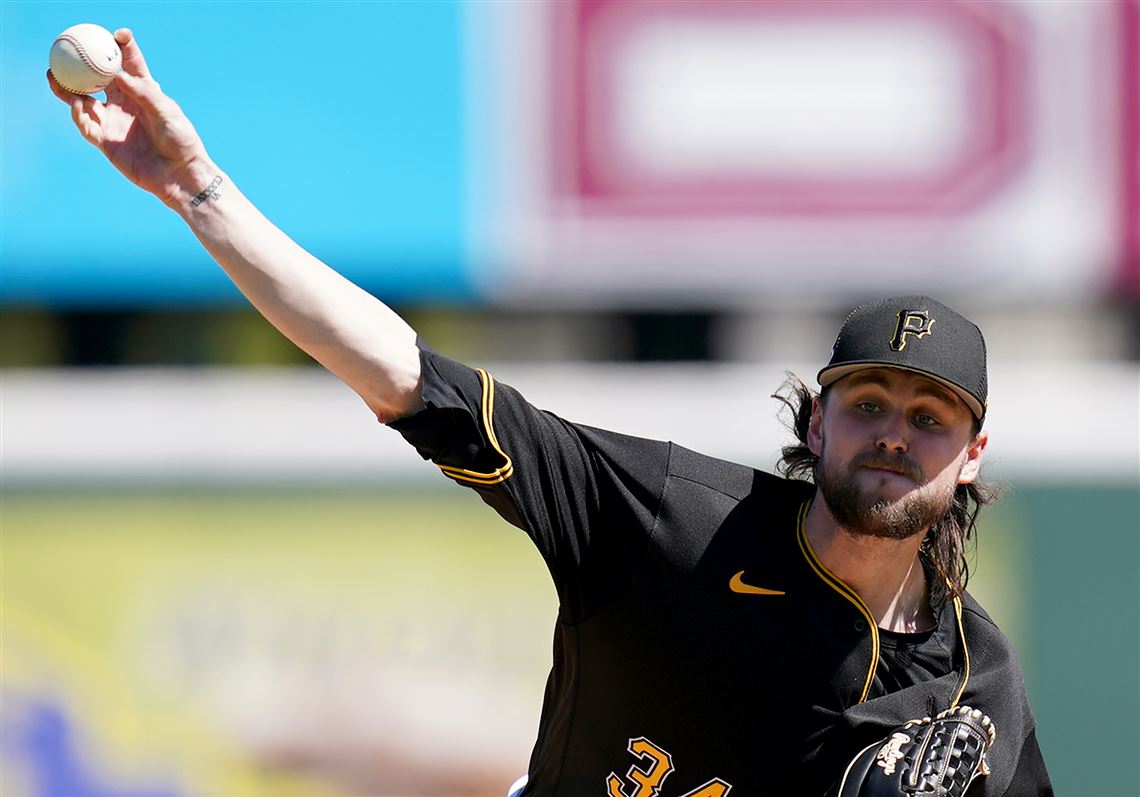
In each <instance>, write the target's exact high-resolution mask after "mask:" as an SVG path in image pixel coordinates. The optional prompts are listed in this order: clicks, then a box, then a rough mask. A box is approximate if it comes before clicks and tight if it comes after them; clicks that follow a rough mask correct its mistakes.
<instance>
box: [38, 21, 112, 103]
mask: <svg viewBox="0 0 1140 797" xmlns="http://www.w3.org/2000/svg"><path fill="white" fill-rule="evenodd" d="M48 61H49V64H50V66H51V74H52V77H54V78H55V80H56V82H57V83H59V85H61V86H63V87H64V88H65V89H67V90H68V91H70V92H71V93H72V94H94V93H95V92H97V91H102V90H103V89H105V88H107V86H109V85H111V81H113V80H114V79H115V73H117V72H118V71H119V70H120V69H122V68H123V53H122V51H121V50H119V43H118V42H116V41H115V37H114V36H113V35H112V34H111V31H109V30H107V29H106V28H101V27H99V26H98V25H92V24H91V23H90V22H84V23H83V24H81V25H72V26H71V27H70V28H68V29H67V30H65V31H64V32H63V33H61V34H59V36H57V37H56V39H55V43H54V44H52V46H51V55H50V57H49V59H48Z"/></svg>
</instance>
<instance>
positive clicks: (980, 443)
mask: <svg viewBox="0 0 1140 797" xmlns="http://www.w3.org/2000/svg"><path fill="white" fill-rule="evenodd" d="M989 441H990V434H989V432H986V431H981V432H978V436H977V437H975V438H974V439H973V440H972V441H970V444H969V445H968V446H966V461H965V462H964V463H962V470H961V471H960V472H959V473H958V484H969V483H970V482H972V481H974V479H976V478H978V472H979V471H980V470H981V469H982V452H983V451H985V450H986V443H988V442H989Z"/></svg>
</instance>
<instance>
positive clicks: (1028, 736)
mask: <svg viewBox="0 0 1140 797" xmlns="http://www.w3.org/2000/svg"><path fill="white" fill-rule="evenodd" d="M421 355H422V356H421V362H422V367H423V393H422V394H423V399H424V402H425V405H426V408H425V409H424V410H423V411H421V412H420V413H417V414H416V415H413V416H411V417H409V418H404V419H401V420H399V421H396V422H394V423H392V424H391V425H392V426H393V427H394V428H396V429H397V430H399V431H400V432H401V433H402V434H403V435H404V436H405V438H407V439H408V440H409V442H411V443H412V444H413V445H414V446H415V447H416V449H417V450H418V451H419V452H420V454H421V455H422V456H424V457H425V458H427V459H431V460H432V461H433V462H434V463H435V464H436V465H438V466H439V467H440V469H441V470H442V471H443V473H444V474H446V475H447V476H448V477H450V478H451V479H453V480H455V481H456V482H458V483H459V484H461V485H464V486H466V487H470V488H473V489H474V490H476V491H477V492H478V493H479V494H480V495H481V496H482V498H483V500H484V501H486V502H487V503H488V504H489V505H491V506H492V507H494V508H495V510H496V511H498V512H499V513H500V514H501V515H502V516H503V517H504V518H505V519H507V520H508V521H510V522H511V523H513V524H514V525H516V526H518V527H519V528H521V529H523V530H524V531H525V532H526V533H527V534H528V535H529V536H530V537H531V539H532V540H533V541H534V543H535V545H536V546H537V547H538V549H539V551H540V552H541V554H542V556H543V558H544V560H545V561H546V564H547V566H548V567H549V569H550V573H551V575H552V577H553V579H554V583H555V586H556V589H557V592H558V598H559V602H560V608H559V616H558V621H557V624H556V628H555V636H554V662H553V667H552V670H551V673H550V677H549V680H548V682H547V688H546V695H545V699H544V704H543V709H542V717H541V721H540V728H539V735H538V739H537V742H536V743H535V747H534V752H533V755H532V758H531V762H530V766H529V777H530V781H529V783H528V785H527V787H526V790H525V791H524V794H525V795H528V797H529V796H531V795H534V796H536V797H537V796H541V797H606V795H608V796H609V797H658V795H659V796H660V797H723V795H727V794H728V793H729V792H730V791H731V792H732V795H733V797H746V796H747V797H766V796H767V795H780V796H782V795H808V796H809V797H811V796H813V795H823V794H825V793H826V792H827V790H828V789H829V788H831V787H832V786H834V784H835V783H836V782H837V781H838V780H839V779H840V777H841V776H842V773H843V769H844V767H845V765H846V764H847V762H848V761H849V760H850V759H851V758H852V757H853V756H854V755H855V754H856V753H857V752H858V751H859V750H861V749H862V748H863V747H864V746H866V745H868V744H870V743H872V742H874V741H876V740H878V739H881V738H883V737H884V736H885V735H886V734H887V733H888V731H889V730H890V729H891V728H894V727H896V726H898V725H900V724H902V723H903V722H905V721H907V720H909V719H914V718H916V717H923V716H933V715H934V714H935V713H937V712H938V711H941V710H942V709H945V708H948V707H950V706H953V705H957V704H959V703H961V704H966V705H970V706H973V707H975V708H980V709H981V710H983V711H985V712H986V713H987V714H989V715H990V716H991V717H992V718H993V720H994V723H995V725H996V727H997V729H998V739H997V742H996V744H995V746H994V747H993V749H992V750H991V751H990V754H989V757H988V761H989V762H990V765H991V767H992V769H993V774H992V775H990V776H989V777H987V778H982V779H979V781H978V782H977V784H976V785H975V788H974V789H973V790H972V791H971V794H972V795H973V794H979V795H982V794H984V795H987V797H998V795H1011V796H1012V795H1038V794H1042V795H1044V794H1051V789H1050V787H1049V782H1048V777H1047V775H1046V773H1045V769H1044V764H1043V763H1042V761H1041V755H1040V751H1039V750H1038V747H1037V742H1036V738H1035V735H1034V721H1033V717H1032V715H1031V713H1030V710H1029V707H1028V704H1027V701H1026V698H1025V693H1024V688H1023V685H1022V676H1021V671H1020V669H1019V667H1018V665H1017V661H1016V659H1015V657H1014V655H1013V652H1012V649H1011V648H1010V646H1009V644H1008V642H1006V640H1005V638H1004V637H1003V636H1002V635H1001V633H1000V632H999V631H998V630H997V628H996V627H995V626H994V624H993V623H992V621H991V620H990V619H989V618H988V617H987V616H986V614H985V613H984V612H983V611H982V610H981V608H980V607H979V606H978V605H977V604H976V603H975V602H974V601H973V600H972V599H970V598H969V597H967V598H966V599H965V600H954V601H948V602H946V603H945V604H944V605H942V606H940V607H935V615H936V618H937V621H938V624H937V628H936V629H935V631H934V632H932V634H931V635H929V636H930V637H931V638H933V639H935V640H937V645H936V646H934V647H932V646H931V645H929V644H923V640H917V641H913V640H912V642H914V644H913V645H910V646H908V645H907V644H904V641H900V640H899V639H897V638H892V639H885V638H884V635H882V634H880V633H879V631H878V629H877V628H876V626H875V623H874V621H873V618H872V617H871V615H870V613H869V611H868V610H867V608H866V606H865V605H864V604H863V602H862V601H861V600H860V599H859V597H858V595H856V594H855V593H854V591H853V590H851V589H850V588H849V587H848V586H847V585H846V584H844V583H843V582H842V581H840V580H839V579H838V578H836V577H835V576H834V575H833V574H832V573H831V572H830V571H829V570H828V569H827V567H826V566H825V565H824V564H823V563H822V561H821V560H820V559H819V557H817V556H816V555H815V553H814V551H813V550H812V547H811V545H810V543H809V541H808V539H807V537H806V535H805V533H804V528H803V524H804V518H805V516H806V514H807V509H808V507H809V506H810V502H811V500H812V498H813V496H814V487H813V486H812V485H810V484H808V483H805V482H800V481H791V480H786V479H782V478H778V477H776V476H773V475H770V474H767V473H763V472H761V471H757V470H754V469H752V468H748V467H744V466H742V465H737V464H733V463H730V462H725V461H722V460H718V459H714V458H711V457H707V456H703V455H701V454H697V453H695V452H692V451H689V450H687V449H685V448H683V447H681V446H678V445H675V444H672V443H666V442H659V441H653V440H644V439H640V438H636V437H630V436H627V435H622V434H617V433H614V432H609V431H604V430H600V429H594V428H591V427H588V426H583V425H580V424H575V423H571V422H568V421H566V420H564V419H562V418H559V417H558V416H556V415H554V414H552V413H549V412H546V411H543V410H539V409H537V408H535V407H534V406H532V405H531V404H529V403H528V402H527V401H526V400H525V399H523V398H522V396H521V395H520V394H519V393H518V392H517V391H515V390H514V389H512V388H510V387H508V386H506V385H501V384H498V383H496V382H495V380H494V379H493V378H492V377H491V376H490V375H489V374H487V373H486V372H484V371H481V370H474V369H471V368H468V367H467V366H464V365H461V364H459V363H456V362H454V361H452V360H449V359H447V358H446V357H443V356H441V355H439V354H437V353H435V352H433V351H431V350H430V349H429V348H427V347H426V346H424V345H423V344H422V343H421ZM916 646H917V648H918V649H919V655H918V656H915V655H914V654H915V648H916ZM906 657H909V659H910V661H907V658H906ZM900 661H901V662H902V664H901V665H900ZM916 661H917V664H915V663H914V662H916ZM892 663H893V664H892Z"/></svg>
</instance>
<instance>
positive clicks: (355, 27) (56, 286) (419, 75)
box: [0, 0, 471, 305]
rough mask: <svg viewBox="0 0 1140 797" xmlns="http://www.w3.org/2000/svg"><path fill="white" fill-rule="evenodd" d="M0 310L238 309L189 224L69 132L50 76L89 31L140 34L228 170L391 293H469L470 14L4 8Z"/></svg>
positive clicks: (131, 6)
mask: <svg viewBox="0 0 1140 797" xmlns="http://www.w3.org/2000/svg"><path fill="white" fill-rule="evenodd" d="M0 14H2V23H3V25H2V33H0V36H2V57H3V65H2V66H3V68H2V74H0V85H2V89H3V93H2V97H0V100H2V110H3V113H2V116H3V122H2V133H3V161H2V171H0V181H2V182H0V186H2V196H3V204H2V206H0V223H2V255H3V279H2V287H0V299H2V300H3V301H5V302H9V303H12V302H19V303H27V302H30V303H57V304H73V305H89V304H94V305H98V304H119V303H132V302H159V303H175V304H177V303H185V302H194V301H218V300H223V301H234V300H237V295H236V292H235V291H234V290H233V289H232V288H231V287H230V285H229V283H228V281H227V280H226V278H225V277H224V275H222V274H221V273H220V271H219V270H218V269H217V267H216V266H214V265H213V264H212V262H211V261H210V260H209V259H208V257H207V256H206V255H205V254H204V253H203V252H202V251H201V249H200V248H199V246H198V244H197V242H196V241H195V240H194V238H193V236H192V235H191V234H190V233H189V231H188V230H186V228H185V227H184V226H183V224H182V223H181V221H180V220H179V219H178V217H177V216H176V215H175V214H173V213H172V212H170V211H169V210H167V209H166V208H164V207H163V206H162V205H161V204H160V203H159V202H158V201H157V200H155V199H154V198H152V197H150V196H149V195H146V194H144V193H143V192H141V191H139V190H138V189H136V188H134V187H133V186H131V185H129V184H128V183H127V182H126V181H125V180H123V179H122V178H121V177H119V175H118V174H117V173H115V172H114V170H113V169H112V167H111V166H110V165H109V164H107V163H106V162H105V161H104V160H103V158H102V156H101V155H99V153H97V152H96V151H95V150H94V149H93V148H91V147H90V145H88V144H87V143H86V142H84V141H83V140H82V139H81V138H80V137H79V135H78V133H77V132H76V131H75V130H74V129H73V127H72V125H71V121H70V118H69V115H68V112H67V109H66V108H65V106H64V105H63V104H62V103H60V102H59V101H58V100H57V99H56V98H55V97H54V96H52V95H51V93H50V92H49V91H48V89H47V85H46V83H45V80H44V77H43V73H44V71H45V70H46V68H47V60H48V58H47V56H48V51H49V49H50V47H51V43H52V41H53V40H54V38H55V37H56V35H58V34H59V33H60V32H61V31H63V30H64V29H65V28H67V27H69V26H71V25H73V24H76V23H78V22H94V23H97V24H100V25H102V26H104V27H106V28H109V29H112V30H113V29H114V28H117V27H121V26H127V27H131V28H133V29H134V30H135V33H136V36H137V37H138V40H139V42H140V43H141V45H142V47H143V50H144V52H145V54H146V56H147V60H148V62H149V64H150V67H151V70H152V72H153V73H154V75H155V77H156V79H158V80H159V82H160V83H161V84H162V86H163V88H164V89H165V90H166V92H167V93H168V94H170V95H171V96H172V97H174V98H175V99H176V100H177V101H178V102H179V103H180V104H181V105H182V107H183V108H184V110H185V111H186V112H187V114H188V115H189V116H190V118H191V119H192V120H193V122H194V124H195V125H196V127H197V128H198V130H199V132H200V133H201V134H202V137H203V139H204V140H205V141H206V145H207V147H208V149H209V151H210V153H211V155H212V156H213V158H214V160H216V161H217V162H218V163H219V164H220V165H221V167H222V168H223V169H225V170H226V171H227V173H228V174H229V175H230V176H231V177H232V178H233V179H234V181H235V182H236V183H237V184H238V185H239V186H240V187H241V188H242V190H243V191H244V192H245V193H246V194H247V195H248V196H249V197H250V198H251V199H253V201H254V202H255V203H256V204H258V205H259V206H260V207H261V208H262V210H263V211H264V212H265V213H266V215H268V216H269V218H271V219H272V220H273V221H274V222H276V223H277V224H278V225H279V226H281V227H282V228H283V229H285V230H286V231H287V232H288V233H289V234H290V235H292V236H293V237H294V238H295V239H297V240H298V241H299V242H301V243H302V244H303V245H304V246H305V247H306V248H309V249H310V250H311V251H313V252H314V253H316V254H317V255H318V256H320V257H322V258H323V259H325V260H326V261H327V262H329V263H330V264H331V265H333V266H334V267H335V268H337V269H338V270H340V271H342V272H343V273H345V274H347V275H348V276H349V277H350V278H352V279H355V280H357V281H359V282H360V283H362V284H363V285H365V286H366V287H368V288H369V289H370V290H372V291H373V292H376V293H378V294H380V295H382V296H384V297H385V298H388V299H392V300H396V301H399V300H406V299H433V298H434V299H455V298H460V299H462V298H464V297H467V296H469V295H470V291H471V287H470V284H469V280H468V278H467V276H466V268H467V264H466V260H467V256H466V253H465V243H464V241H465V239H466V232H465V225H466V215H467V212H466V208H465V202H466V200H465V196H466V189H465V187H464V185H465V180H466V179H467V178H466V172H467V169H466V164H465V157H466V155H465V152H464V130H465V119H464V117H463V113H464V98H463V96H462V95H463V70H464V67H463V61H464V49H463V29H462V24H463V13H462V8H461V6H460V5H459V4H458V3H456V2H355V3H350V2H325V3H308V2H150V3H108V2H88V3H48V2H8V0H5V2H3V4H2V6H0Z"/></svg>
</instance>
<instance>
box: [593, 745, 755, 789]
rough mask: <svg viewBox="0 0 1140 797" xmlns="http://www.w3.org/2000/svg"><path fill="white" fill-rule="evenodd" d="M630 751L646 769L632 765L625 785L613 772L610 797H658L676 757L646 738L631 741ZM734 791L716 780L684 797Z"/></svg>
mask: <svg viewBox="0 0 1140 797" xmlns="http://www.w3.org/2000/svg"><path fill="white" fill-rule="evenodd" d="M627 749H628V750H629V752H630V753H632V754H633V755H634V756H636V757H637V758H639V759H641V762H642V766H641V767H638V765H637V764H632V765H631V766H630V768H629V772H627V773H625V782H623V781H622V779H621V778H619V777H618V776H617V775H615V774H614V773H612V772H611V773H610V774H609V777H607V778H606V789H607V790H608V792H607V793H608V795H609V797H658V795H659V794H660V793H661V784H662V783H664V782H665V778H667V777H669V773H670V772H672V771H673V756H671V755H669V753H668V752H666V751H665V750H662V749H661V748H660V747H658V746H657V745H655V744H654V743H653V742H651V741H649V740H648V739H646V738H645V737H644V736H639V737H637V738H636V739H630V740H629V747H628V748H627ZM731 789H732V785H731V784H729V783H725V782H724V781H723V780H721V779H720V778H713V779H712V780H710V781H709V782H708V783H705V784H702V785H700V786H698V787H697V788H695V789H693V790H692V791H690V792H686V793H685V794H682V795H681V797H725V795H727V794H728V792H729V791H730V790H731Z"/></svg>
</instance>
